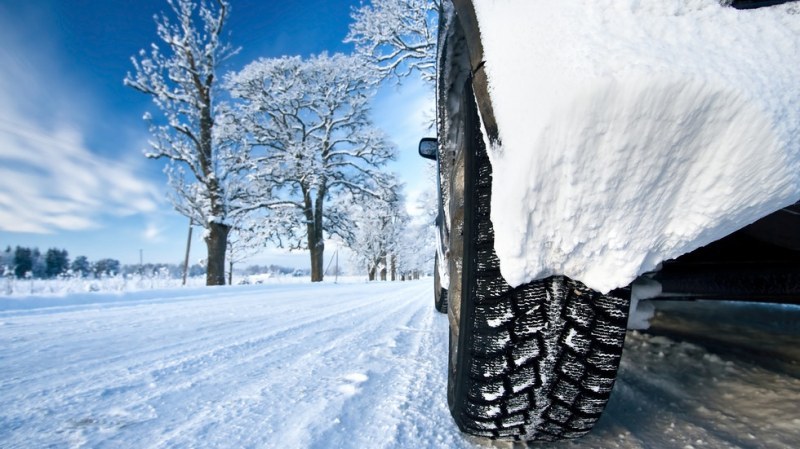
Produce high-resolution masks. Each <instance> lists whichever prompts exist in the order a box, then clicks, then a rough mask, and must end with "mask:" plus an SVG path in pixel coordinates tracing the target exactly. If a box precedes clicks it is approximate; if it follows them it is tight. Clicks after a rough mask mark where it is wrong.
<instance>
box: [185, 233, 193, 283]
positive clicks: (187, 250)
mask: <svg viewBox="0 0 800 449" xmlns="http://www.w3.org/2000/svg"><path fill="white" fill-rule="evenodd" d="M192 224H193V222H192V219H191V218H190V219H189V236H188V237H187V238H186V256H185V257H184V258H183V285H186V276H187V275H188V274H189V250H190V248H191V247H192Z"/></svg>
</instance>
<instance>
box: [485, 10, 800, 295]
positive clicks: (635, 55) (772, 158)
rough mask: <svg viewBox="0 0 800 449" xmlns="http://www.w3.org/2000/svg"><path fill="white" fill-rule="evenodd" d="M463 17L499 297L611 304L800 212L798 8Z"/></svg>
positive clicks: (544, 12)
mask: <svg viewBox="0 0 800 449" xmlns="http://www.w3.org/2000/svg"><path fill="white" fill-rule="evenodd" d="M474 4H475V9H476V13H477V16H478V22H479V26H480V32H481V38H482V41H483V45H484V52H485V60H486V65H485V70H486V73H487V76H488V79H489V93H490V96H491V98H492V102H493V107H494V113H495V118H496V119H497V123H498V125H499V138H500V142H499V143H498V144H496V145H494V146H492V147H491V149H490V151H489V154H490V158H491V161H492V166H493V169H494V173H495V177H494V184H493V191H492V221H493V224H494V228H495V233H496V243H495V245H496V251H497V254H498V256H499V258H500V262H501V263H500V265H501V270H502V274H503V276H504V277H505V278H506V280H507V281H508V282H509V283H510V284H511V285H520V284H522V283H525V282H528V281H531V280H533V279H537V278H542V277H545V276H548V275H551V274H565V275H567V276H570V277H572V278H574V279H578V280H580V281H582V282H584V283H585V284H587V285H588V286H589V287H592V288H594V289H597V290H600V291H603V292H608V291H609V290H612V289H613V288H616V287H619V286H624V285H627V284H628V283H630V282H631V281H632V280H633V279H634V278H635V277H636V276H637V275H639V274H641V273H644V272H647V271H649V270H652V269H653V268H655V267H656V266H657V264H658V263H660V262H661V261H663V260H666V259H670V258H674V257H677V256H679V255H681V254H684V253H686V252H689V251H692V250H694V249H696V248H698V247H700V246H703V245H705V244H708V243H710V242H712V241H715V240H718V239H720V238H722V237H724V236H726V235H728V234H730V233H731V232H733V231H736V230H738V229H740V228H742V227H744V226H746V225H747V224H749V223H752V222H753V221H755V220H757V219H759V218H761V217H763V216H765V215H767V214H769V213H771V212H773V211H775V210H777V209H780V208H782V207H785V206H787V205H789V204H792V203H794V202H795V201H797V200H798V199H800V4H797V3H789V4H785V5H781V6H775V7H770V8H763V9H757V10H749V11H739V10H735V9H733V8H728V7H723V6H721V5H720V3H719V2H718V1H717V0H671V1H658V2H642V1H638V0H604V1H597V2H583V1H579V0H563V1H559V2H529V1H526V0H515V1H503V2H497V1H491V0H475V1H474Z"/></svg>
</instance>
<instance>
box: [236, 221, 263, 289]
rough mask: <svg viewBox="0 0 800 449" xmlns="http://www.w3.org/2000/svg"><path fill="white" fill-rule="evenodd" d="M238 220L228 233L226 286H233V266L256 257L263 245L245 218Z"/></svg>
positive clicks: (260, 236)
mask: <svg viewBox="0 0 800 449" xmlns="http://www.w3.org/2000/svg"><path fill="white" fill-rule="evenodd" d="M238 218H239V220H237V221H236V222H234V224H233V226H231V231H230V232H229V233H228V284H233V266H234V265H235V264H237V263H240V262H243V261H245V260H247V259H248V258H250V257H252V256H254V255H256V254H257V253H258V250H259V248H260V247H261V246H262V245H263V243H264V238H263V236H262V235H261V234H260V233H259V232H258V228H257V227H254V226H253V224H252V223H248V221H247V219H246V218H247V217H246V216H244V215H239V216H238Z"/></svg>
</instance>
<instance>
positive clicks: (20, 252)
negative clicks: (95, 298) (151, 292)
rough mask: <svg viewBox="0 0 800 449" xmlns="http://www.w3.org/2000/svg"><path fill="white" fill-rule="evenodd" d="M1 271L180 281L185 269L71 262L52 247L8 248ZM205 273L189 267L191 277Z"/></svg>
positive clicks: (23, 274) (63, 252)
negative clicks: (159, 278)
mask: <svg viewBox="0 0 800 449" xmlns="http://www.w3.org/2000/svg"><path fill="white" fill-rule="evenodd" d="M0 271H1V272H2V274H3V275H4V276H14V277H16V278H19V279H22V278H34V279H54V278H57V277H65V276H67V277H82V278H87V277H94V278H99V277H103V276H116V275H129V274H140V275H143V276H162V277H173V278H177V277H180V276H181V275H182V274H183V266H181V265H178V264H163V263H157V264H154V263H147V264H143V265H139V264H136V265H122V264H121V263H120V262H119V261H118V260H116V259H110V258H107V259H99V260H95V261H90V260H89V259H88V258H87V257H86V256H77V257H76V258H75V259H74V260H70V258H69V253H68V252H67V250H65V249H58V248H50V249H48V250H47V251H46V252H44V253H42V252H41V251H40V250H39V248H27V247H22V246H17V247H16V248H15V249H12V248H11V246H8V247H6V249H5V251H3V252H2V253H0ZM204 274H205V268H204V267H203V266H202V265H198V264H195V265H192V266H191V267H189V276H201V275H204Z"/></svg>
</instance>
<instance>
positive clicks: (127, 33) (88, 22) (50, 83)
mask: <svg viewBox="0 0 800 449" xmlns="http://www.w3.org/2000/svg"><path fill="white" fill-rule="evenodd" d="M231 4H232V12H231V18H230V21H229V23H228V30H229V32H230V41H231V42H232V43H233V44H234V45H235V46H241V47H242V51H241V53H240V54H239V55H237V56H236V57H235V58H232V59H231V60H229V61H228V62H227V63H226V64H227V65H226V66H225V67H224V68H223V72H225V71H228V70H239V69H241V68H242V67H243V66H244V65H245V64H247V63H248V62H250V61H252V60H253V59H256V58H258V57H274V56H280V55H283V54H289V55H297V54H299V55H304V56H307V55H309V54H314V53H319V52H322V51H328V52H350V51H351V50H352V48H351V47H350V46H349V45H345V44H342V42H341V41H342V39H343V38H344V36H345V35H346V34H347V27H348V24H349V22H350V11H351V9H352V7H353V6H357V5H358V0H354V1H340V0H303V1H301V0H297V1H292V0H284V1H269V0H267V1H264V0H254V1H248V0H231ZM167 8H168V7H167V4H166V0H137V1H127V0H126V1H110V0H70V1H63V0H32V1H18V0H0V42H2V43H3V44H2V46H0V245H1V246H2V247H3V248H5V247H6V246H7V245H11V246H12V247H14V246H16V245H21V246H32V247H33V246H36V247H39V248H40V249H42V250H46V249H47V248H50V247H56V248H65V249H67V250H68V251H69V254H70V257H72V258H74V257H75V256H77V255H86V256H87V257H88V258H89V259H90V260H97V259H100V258H104V257H111V258H115V259H118V260H120V261H122V262H123V263H138V261H139V251H140V250H142V252H143V255H144V259H145V262H172V263H175V262H178V261H179V260H181V259H182V255H183V251H184V249H185V244H186V231H187V226H188V220H187V219H185V218H184V217H182V216H180V215H179V214H177V213H176V212H174V211H173V210H172V207H171V205H170V204H169V202H168V201H166V199H165V196H166V192H167V189H168V187H167V186H166V177H165V175H164V174H163V173H162V168H163V162H161V161H154V160H148V159H146V158H145V157H144V156H143V155H142V150H143V149H145V148H146V146H147V140H148V134H147V128H146V125H145V123H144V122H143V121H142V120H141V117H142V115H143V114H144V112H146V111H151V112H153V113H155V112H156V110H155V109H154V107H153V106H152V104H151V102H150V99H149V98H148V97H147V96H145V95H143V94H140V93H138V92H136V91H134V90H133V89H130V88H126V87H124V86H123V84H122V79H123V78H124V76H125V74H126V72H128V71H131V70H132V65H131V62H130V57H131V56H132V55H134V54H135V53H136V52H138V50H139V49H141V48H146V47H148V46H149V45H150V43H151V42H154V41H155V40H156V35H155V23H154V20H153V15H154V14H155V13H157V12H160V11H166V10H167ZM432 101H433V97H432V94H431V93H430V92H429V90H428V88H427V87H426V86H423V85H421V83H419V82H417V81H416V80H409V81H406V82H404V83H403V84H402V85H400V86H397V85H391V86H386V87H384V88H383V89H382V90H381V92H380V93H379V95H378V96H377V97H376V99H375V105H374V118H375V121H376V123H377V124H378V126H380V127H382V128H383V129H384V130H385V131H386V132H388V133H389V135H390V136H391V138H392V140H393V141H394V142H395V143H396V144H397V146H398V154H399V158H398V161H397V162H396V163H394V164H393V165H392V166H391V169H392V170H393V171H395V172H397V173H398V174H400V176H401V178H402V179H403V180H404V181H405V182H406V184H407V194H408V196H409V197H411V198H413V197H414V196H415V195H416V194H417V193H418V192H419V191H420V190H422V189H424V188H425V187H426V184H427V183H428V182H429V180H428V177H427V175H426V165H427V164H428V163H427V162H426V161H424V160H422V159H420V158H419V157H418V156H416V144H417V142H418V140H419V138H420V137H422V136H423V135H425V134H426V133H428V131H426V130H425V127H424V125H423V124H424V121H425V117H426V116H427V115H430V113H431V112H430V111H431V109H432ZM196 231H197V230H196ZM199 234H200V232H195V235H196V236H198V235H199ZM204 255H205V245H204V244H203V242H202V241H201V240H200V238H199V237H196V238H195V241H194V242H193V247H192V260H198V259H200V258H202V257H204ZM307 259H308V256H307V255H306V254H294V255H286V254H283V252H282V251H277V250H266V251H265V252H264V253H263V254H261V255H259V256H258V257H255V258H254V259H253V260H252V261H251V262H254V263H280V264H285V265H292V266H298V267H303V266H307V265H308V261H307Z"/></svg>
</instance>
